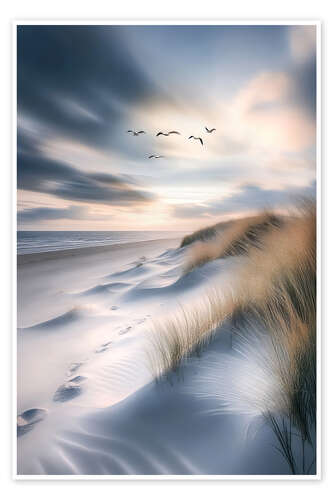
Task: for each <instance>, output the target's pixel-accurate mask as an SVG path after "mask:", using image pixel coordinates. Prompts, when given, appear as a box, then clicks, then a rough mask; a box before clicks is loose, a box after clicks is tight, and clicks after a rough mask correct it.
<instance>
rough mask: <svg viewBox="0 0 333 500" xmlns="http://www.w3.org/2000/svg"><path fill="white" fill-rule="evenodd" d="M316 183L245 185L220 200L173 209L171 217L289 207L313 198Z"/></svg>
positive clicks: (216, 214)
mask: <svg viewBox="0 0 333 500" xmlns="http://www.w3.org/2000/svg"><path fill="white" fill-rule="evenodd" d="M315 196H316V183H315V182H313V183H311V184H310V185H309V186H307V187H300V188H289V189H262V188H261V187H259V186H255V185H245V186H243V187H242V189H241V190H240V191H239V192H237V193H235V194H234V195H231V196H229V197H227V198H224V199H222V200H220V199H218V200H213V201H209V202H207V203H205V204H200V205H198V204H196V205H180V206H176V207H174V209H173V215H174V216H175V217H177V218H180V219H183V218H184V219H186V218H198V217H199V218H206V217H216V216H219V215H220V216H224V215H228V214H233V213H237V212H243V211H254V210H259V209H274V208H283V207H286V206H291V205H294V204H295V203H297V201H299V200H301V199H302V198H315Z"/></svg>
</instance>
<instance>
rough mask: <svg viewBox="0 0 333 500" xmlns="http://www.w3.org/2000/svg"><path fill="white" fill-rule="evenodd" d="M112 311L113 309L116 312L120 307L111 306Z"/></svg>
mask: <svg viewBox="0 0 333 500" xmlns="http://www.w3.org/2000/svg"><path fill="white" fill-rule="evenodd" d="M110 309H111V311H116V310H117V309H119V307H118V306H111V307H110Z"/></svg>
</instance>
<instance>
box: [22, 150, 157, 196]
mask: <svg viewBox="0 0 333 500" xmlns="http://www.w3.org/2000/svg"><path fill="white" fill-rule="evenodd" d="M17 168H18V176H17V187H18V188H19V189H25V190H30V191H36V192H41V193H47V194H52V195H54V196H57V197H59V198H62V199H65V200H72V201H74V200H75V201H89V202H93V203H103V204H108V205H129V204H132V203H145V202H149V201H151V200H152V199H153V195H152V194H150V193H148V192H146V191H143V190H140V189H137V188H136V187H134V186H132V185H131V184H130V180H129V178H128V177H126V178H123V177H120V176H115V175H112V174H98V173H91V174H90V173H85V172H82V171H80V170H78V169H76V168H73V167H71V166H69V165H67V164H65V163H61V162H58V161H54V160H51V159H48V158H45V157H42V156H37V155H34V154H22V153H20V154H19V155H18V163H17Z"/></svg>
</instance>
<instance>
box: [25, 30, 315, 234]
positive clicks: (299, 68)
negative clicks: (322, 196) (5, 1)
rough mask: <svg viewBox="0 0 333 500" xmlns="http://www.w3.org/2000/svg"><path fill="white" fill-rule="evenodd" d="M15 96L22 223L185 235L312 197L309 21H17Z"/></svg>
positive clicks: (37, 227)
mask: <svg viewBox="0 0 333 500" xmlns="http://www.w3.org/2000/svg"><path fill="white" fill-rule="evenodd" d="M17 106H18V115H17V189H18V196H17V205H18V215H17V216H18V229H20V230H62V231H63V230H167V231H169V230H179V231H192V230H195V229H198V228H200V227H205V226H207V225H211V224H215V223H216V222H219V221H222V220H227V219H230V218H235V217H243V216H246V215H248V214H253V213H256V212H257V211H259V210H261V209H278V210H286V209H288V207H290V206H291V205H292V204H293V203H295V201H296V200H299V199H302V198H303V197H304V196H310V197H311V196H315V182H316V28H315V26H306V25H304V26H302V25H297V26H278V25H271V26H269V25H268V26H264V25H259V26H255V25H252V26H246V25H242V26H236V25H234V26H231V25H229V26H227V25H225V26H208V25H206V26H199V25H198V26H190V25H187V26H180V25H179V26H168V25H164V26H158V25H151V26H143V25H142V26H134V25H133V26H102V25H99V26H71V25H65V26H62V25H55V26H47V25H43V26H37V25H36V26H34V25H22V26H18V27H17ZM205 127H208V128H209V129H211V128H215V129H216V130H215V131H214V132H212V133H207V132H206V130H205ZM128 130H135V131H139V130H144V131H145V134H140V135H138V136H134V135H132V134H131V133H128V132H127V131H128ZM170 130H176V131H178V132H179V133H180V135H178V134H173V135H170V136H168V137H167V136H163V135H161V136H158V137H156V134H157V133H158V132H159V131H163V132H168V131H170ZM191 135H194V136H195V137H201V138H202V140H203V143H204V144H203V146H202V145H201V143H200V142H199V141H198V140H194V139H189V137H190V136H191ZM152 154H156V155H161V156H163V158H158V159H157V158H152V159H151V158H149V156H150V155H152Z"/></svg>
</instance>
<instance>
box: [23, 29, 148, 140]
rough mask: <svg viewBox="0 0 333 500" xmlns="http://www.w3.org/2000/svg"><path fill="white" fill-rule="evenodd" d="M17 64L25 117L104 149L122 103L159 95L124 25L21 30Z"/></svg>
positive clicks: (130, 102) (119, 114)
mask: <svg viewBox="0 0 333 500" xmlns="http://www.w3.org/2000/svg"><path fill="white" fill-rule="evenodd" d="M17 63H18V64H17V96H18V110H19V112H23V113H26V114H29V115H31V116H33V117H35V118H36V119H38V120H39V121H40V122H42V123H43V124H44V126H45V127H50V128H51V129H52V130H58V131H60V132H61V133H62V134H70V135H71V136H72V137H75V138H77V139H78V140H81V141H84V142H86V143H89V144H93V145H99V146H101V147H106V145H107V144H108V141H109V140H110V129H111V131H112V129H113V128H115V127H116V126H117V123H118V122H119V119H120V118H121V104H122V103H125V104H126V105H131V104H133V103H134V102H137V101H140V100H142V99H145V98H147V97H148V96H152V95H154V87H153V86H152V84H151V83H150V81H149V80H148V79H147V78H146V76H145V74H144V73H143V72H142V71H141V70H140V68H139V67H138V66H137V64H136V62H135V60H134V58H133V57H132V56H131V54H130V53H129V52H128V51H127V50H126V40H125V38H124V37H123V34H122V29H121V27H120V26H119V27H117V26H114V27H110V26H18V30H17ZM111 135H112V134H111Z"/></svg>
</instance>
